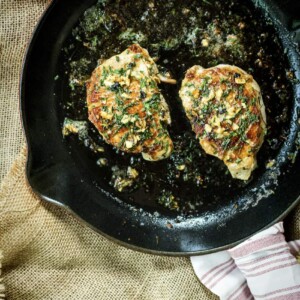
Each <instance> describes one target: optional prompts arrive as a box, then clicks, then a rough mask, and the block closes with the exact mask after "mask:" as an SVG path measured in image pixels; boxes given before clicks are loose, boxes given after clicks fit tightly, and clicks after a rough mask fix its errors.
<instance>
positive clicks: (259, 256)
mask: <svg viewBox="0 0 300 300" xmlns="http://www.w3.org/2000/svg"><path fill="white" fill-rule="evenodd" d="M283 233H284V229H283V224H282V222H280V223H277V224H275V225H274V226H272V227H270V228H268V229H266V230H264V231H262V232H260V233H258V234H256V235H254V236H253V237H251V238H250V239H248V240H247V241H245V242H243V243H241V244H240V245H238V246H236V247H234V248H232V249H230V250H228V251H221V252H218V253H213V254H208V255H203V256H194V257H191V262H192V265H193V268H194V270H195V273H196V275H197V276H198V278H199V279H200V281H201V282H202V283H203V284H204V285H205V286H206V287H207V288H209V289H210V290H211V291H212V292H213V293H215V294H216V295H218V296H219V297H220V298H221V299H222V300H223V299H224V300H225V299H226V300H229V299H230V300H237V299H239V300H246V299H247V300H250V299H260V300H270V299H273V300H294V299H295V300H296V299H297V300H299V299H300V265H299V264H298V263H297V260H296V258H295V256H296V255H297V254H298V253H299V251H300V240H297V241H292V242H289V243H287V242H286V241H285V238H284V235H283Z"/></svg>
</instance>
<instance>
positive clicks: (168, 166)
mask: <svg viewBox="0 0 300 300" xmlns="http://www.w3.org/2000/svg"><path fill="white" fill-rule="evenodd" d="M262 20H263V16H262V15H260V13H259V12H258V11H257V10H256V9H255V7H254V6H253V4H252V3H251V2H250V1H238V0H236V1H227V0H226V1H212V0H205V1H204V0H202V1H198V0H189V1H186V0H185V1H134V2H132V1H121V0H119V1H112V0H111V1H110V0H106V1H105V0H102V1H98V3H97V4H95V5H94V6H92V7H91V8H90V9H88V10H87V11H86V12H85V14H84V15H83V16H82V18H81V19H80V21H79V23H78V24H77V26H76V27H75V28H74V29H73V31H72V37H71V38H70V40H69V41H68V44H67V45H65V48H64V52H65V70H66V76H67V82H68V85H69V87H68V90H67V93H68V99H69V101H68V102H67V103H64V104H63V109H64V111H65V116H66V117H67V118H69V119H67V128H65V133H68V132H69V131H72V128H73V127H76V126H77V127H78V126H81V127H80V128H81V130H80V136H79V138H80V142H79V143H82V144H83V145H85V146H86V147H87V149H86V152H87V154H86V155H90V156H92V157H93V159H94V160H95V164H96V163H97V164H98V165H99V177H101V178H102V179H103V178H104V179H103V180H104V181H105V182H107V184H110V186H111V191H112V193H114V194H115V195H116V196H117V197H118V198H120V199H122V200H124V201H126V202H128V203H131V204H135V205H138V206H141V207H143V208H147V209H149V210H151V209H152V210H155V209H157V208H158V207H159V209H160V210H165V211H169V212H170V213H172V212H175V213H176V214H178V213H181V214H196V213H197V212H198V211H200V210H201V211H202V210H203V209H206V210H209V207H210V206H211V205H212V204H213V203H216V202H218V203H222V199H223V198H230V195H233V194H237V193H239V192H240V191H241V190H242V189H243V188H244V187H245V186H246V185H251V182H252V181H254V180H255V177H257V176H259V175H260V174H261V173H263V172H264V170H265V168H266V167H269V166H270V164H271V162H272V159H274V158H275V157H276V155H277V153H278V149H279V148H280V146H281V144H282V143H283V142H284V140H285V137H286V135H287V133H288V120H289V113H290V106H291V104H292V101H291V98H292V88H291V81H292V80H293V73H292V72H291V71H290V70H289V69H288V64H287V61H286V59H285V57H284V56H283V55H282V54H283V53H284V50H283V49H282V47H281V45H280V42H279V40H278V38H277V36H276V33H275V32H274V29H273V28H272V26H271V24H268V22H267V21H264V22H262ZM133 43H139V44H140V45H141V46H142V47H144V48H146V49H147V50H148V51H149V54H150V55H151V56H152V57H155V58H157V62H156V63H157V65H158V66H159V68H160V71H161V73H164V72H170V73H171V74H172V77H173V78H175V79H176V80H177V86H170V85H167V84H163V83H162V84H160V88H161V91H162V93H163V95H164V97H165V99H166V101H167V102H168V105H169V108H170V111H171V118H172V124H171V126H170V127H169V132H170V135H171V138H172V140H173V142H174V151H173V153H172V155H171V157H170V158H168V159H165V160H162V161H158V162H148V161H145V160H143V159H142V156H141V155H129V154H126V153H124V152H121V151H118V150H117V149H113V148H112V146H110V145H107V144H106V143H105V142H104V141H103V139H102V138H101V136H100V134H99V133H98V131H97V130H96V129H95V128H94V127H93V125H92V124H91V123H90V122H88V120H87V115H88V114H87V107H86V88H85V81H86V80H88V79H89V77H90V76H91V73H92V71H93V70H94V68H95V67H96V66H97V63H98V60H99V59H100V60H101V59H102V60H103V59H107V58H109V57H111V56H113V55H116V54H118V53H121V52H122V51H123V50H125V49H126V48H127V47H128V46H130V45H131V44H133ZM221 63H226V64H231V65H237V66H238V67H240V68H242V69H244V70H245V71H246V72H248V73H250V74H251V75H253V77H254V78H255V80H256V81H257V82H258V84H259V85H260V88H261V91H262V96H263V100H264V103H265V106H266V114H267V135H266V137H265V141H264V143H263V146H262V148H261V150H260V151H259V153H258V168H257V169H256V170H255V171H254V172H253V174H252V177H251V178H250V180H248V181H242V180H237V179H233V178H232V177H231V175H230V174H229V173H228V171H227V168H226V166H225V165H224V164H223V163H222V161H220V160H218V159H217V158H214V157H212V156H209V155H207V154H205V153H204V151H203V150H202V149H201V147H200V146H199V142H198V140H197V139H196V138H195V134H194V133H193V131H192V130H191V126H190V124H189V122H188V120H187V119H186V116H185V113H184V111H183V108H182V104H181V101H180V99H179V96H178V90H179V88H180V84H181V80H182V79H183V77H184V75H185V71H186V70H187V69H188V68H190V67H191V66H193V65H201V66H202V67H204V68H208V67H212V66H215V65H217V64H221ZM72 120H76V121H82V122H81V123H76V122H75V123H73V121H72ZM72 126H73V127H72ZM73 129H74V128H73ZM73 131H74V130H73ZM75 131H76V130H75ZM68 138H70V139H76V138H77V137H75V136H70V137H68Z"/></svg>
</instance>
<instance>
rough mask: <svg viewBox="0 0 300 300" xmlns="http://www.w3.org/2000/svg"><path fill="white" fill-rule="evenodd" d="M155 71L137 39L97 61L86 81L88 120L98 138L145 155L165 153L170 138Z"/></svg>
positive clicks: (153, 156) (169, 149)
mask: <svg viewBox="0 0 300 300" xmlns="http://www.w3.org/2000/svg"><path fill="white" fill-rule="evenodd" d="M161 80H163V81H167V82H170V83H174V80H172V79H169V78H165V77H162V76H160V74H159V72H158V69H157V66H156V64H155V63H154V61H153V59H152V58H151V57H150V56H149V53H148V51H147V50H145V49H143V48H142V47H140V46H139V45H137V44H134V45H132V46H130V47H129V48H128V49H127V50H125V51H124V52H122V53H121V54H119V55H116V56H113V57H111V58H110V59H108V60H106V61H104V62H103V63H101V64H100V65H99V66H98V67H97V68H96V69H95V70H94V72H93V74H92V76H91V78H90V80H89V82H88V83H87V105H88V113H89V120H90V121H91V122H92V123H93V124H94V125H95V126H96V128H97V129H98V131H99V133H100V134H101V135H102V136H103V138H104V140H105V141H106V142H107V143H109V144H111V145H113V146H115V147H116V148H118V149H120V150H122V151H125V152H129V153H142V155H143V158H144V159H146V160H151V161H155V160H161V159H164V158H166V157H168V156H170V154H171V152H172V150H173V143H172V140H171V138H170V136H169V133H168V131H167V125H168V124H170V123H171V118H170V112H169V108H168V106H167V103H166V101H165V99H164V97H163V96H162V94H161V93H160V91H159V88H158V83H160V81H161Z"/></svg>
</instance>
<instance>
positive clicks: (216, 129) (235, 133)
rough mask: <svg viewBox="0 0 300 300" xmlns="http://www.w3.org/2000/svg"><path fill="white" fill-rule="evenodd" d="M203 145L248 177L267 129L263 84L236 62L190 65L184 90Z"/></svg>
mask: <svg viewBox="0 0 300 300" xmlns="http://www.w3.org/2000/svg"><path fill="white" fill-rule="evenodd" d="M180 97H181V99H182V101H183V106H184V108H185V111H186V114H187V116H188V118H189V120H190V121H191V124H192V127H193V130H194V131H195V133H196V135H197V137H198V138H199V140H200V144H201V146H202V147H203V148H204V150H205V151H206V152H207V153H208V154H211V155H214V156H216V157H218V158H219V159H222V160H224V162H225V164H226V165H227V166H228V168H229V170H230V172H231V174H232V175H233V177H236V178H240V179H248V178H249V176H250V174H251V171H252V170H253V169H254V168H255V166H256V159H255V155H256V153H257V151H258V150H259V148H260V146H261V144H262V142H263V138H264V135H265V131H266V118H265V109H264V105H263V102H262V98H261V93H260V88H259V86H258V84H257V83H256V82H255V80H254V79H253V77H252V76H251V75H249V74H247V73H246V72H245V71H243V70H241V69H240V68H238V67H235V66H229V65H219V66H216V67H213V68H209V69H203V68H201V67H200V66H194V67H192V68H190V69H189V70H188V71H187V73H186V76H185V79H184V80H183V83H182V87H181V90H180Z"/></svg>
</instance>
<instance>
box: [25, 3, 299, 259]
mask: <svg viewBox="0 0 300 300" xmlns="http://www.w3.org/2000/svg"><path fill="white" fill-rule="evenodd" d="M94 2H95V1H94V0H86V1H81V0H72V1H71V0H68V1H66V0H65V1H62V0H54V1H52V3H51V5H50V6H49V8H48V9H47V11H46V12H45V14H44V15H43V17H42V18H41V21H40V22H39V24H38V25H37V27H36V30H35V32H34V34H33V37H32V40H31V43H30V45H29V47H28V49H27V54H26V57H25V60H24V65H23V72H22V78H21V85H20V93H21V95H20V98H21V103H20V105H21V113H22V117H23V126H24V130H25V133H26V137H27V143H28V150H29V151H28V162H27V170H26V171H27V178H28V181H29V183H30V185H31V186H32V188H33V189H34V191H35V192H36V193H37V194H38V195H40V196H41V198H43V199H44V200H46V201H49V202H52V203H54V204H57V205H59V206H62V207H64V208H66V209H68V210H69V211H71V212H73V213H74V214H75V216H78V217H79V218H80V219H81V220H83V221H84V222H85V223H86V224H87V225H89V226H90V227H92V228H93V229H95V230H96V231H98V232H100V233H102V234H103V235H104V236H106V237H109V238H111V239H112V240H114V241H117V242H119V243H121V244H122V245H125V246H128V247H130V248H133V249H136V250H142V251H146V252H150V253H155V254H167V255H194V254H204V253H209V252H213V251H218V250H221V249H225V248H228V247H232V246H233V245H236V244H237V243H239V242H241V241H243V240H244V239H246V238H248V237H249V236H251V235H252V234H254V233H256V232H258V231H260V230H262V229H263V228H265V227H267V226H269V225H271V224H273V223H275V222H277V221H278V220H281V219H283V218H284V217H285V216H286V215H287V214H288V212H289V211H291V209H292V208H293V207H294V206H295V205H296V204H297V203H298V200H299V199H300V198H299V194H300V185H299V182H300V172H299V166H300V159H299V156H298V157H297V159H296V161H295V162H294V163H291V161H290V160H288V159H287V155H288V153H289V152H293V151H294V150H295V147H296V139H297V135H298V132H299V115H298V114H299V109H300V85H299V83H295V84H294V86H293V89H294V103H293V109H292V113H291V119H290V133H289V136H288V138H287V140H286V142H285V143H284V144H283V146H282V147H281V149H280V151H279V154H278V156H277V158H276V166H277V167H276V169H277V170H278V171H280V173H281V175H280V176H279V177H278V178H277V181H278V187H277V188H276V189H274V190H275V193H269V194H268V195H267V196H266V197H264V198H263V199H261V200H260V201H258V199H257V195H256V194H255V193H254V192H253V189H252V190H249V189H248V190H245V193H244V194H243V196H242V197H240V198H239V199H238V203H239V206H238V207H234V202H230V201H229V202H226V204H224V205H222V203H221V204H220V203H219V204H218V205H215V206H213V207H212V208H211V209H210V210H209V211H207V212H205V211H204V212H203V213H202V214H199V215H198V216H190V217H188V218H185V219H182V220H180V222H178V219H177V218H176V215H174V214H168V213H164V212H159V213H156V214H153V211H152V212H149V211H147V209H145V210H142V209H141V207H134V206H131V205H129V204H127V203H125V202H123V201H121V200H120V199H118V198H113V197H112V195H110V193H109V192H108V191H107V189H105V187H104V188H103V185H99V184H98V183H97V180H95V178H96V176H97V174H96V171H95V167H94V165H92V164H91V161H90V160H89V159H88V158H87V156H86V155H85V154H84V153H83V150H82V149H81V148H80V147H76V146H75V147H74V145H73V147H72V148H71V147H70V145H69V144H68V143H66V142H65V141H63V138H62V134H61V125H62V121H63V118H64V116H63V112H62V110H61V106H60V105H59V104H60V102H61V101H62V99H61V98H62V97H63V92H62V85H63V84H64V83H63V82H62V83H59V82H56V81H54V77H55V76H56V74H61V72H62V61H61V48H62V46H63V44H64V42H65V40H66V39H67V37H68V36H69V34H70V31H71V29H72V27H73V26H74V24H75V23H76V22H77V21H78V18H79V17H80V16H81V15H82V14H83V12H84V11H85V10H86V9H87V8H88V7H90V6H91V5H92V4H93V3H94ZM255 2H256V5H257V6H258V7H259V8H260V9H262V10H263V11H264V12H265V13H266V14H267V15H269V17H270V18H271V19H272V20H273V22H274V26H275V27H276V31H277V32H278V35H279V36H280V38H281V42H282V44H283V46H284V48H285V49H286V50H287V56H288V60H289V63H290V66H291V67H292V68H293V69H294V71H295V74H296V77H297V78H298V79H299V78H300V55H299V50H298V48H297V46H298V45H297V43H296V42H295V39H297V38H299V35H298V34H297V32H296V31H295V33H294V34H291V32H290V31H291V30H295V29H297V28H295V27H297V26H298V25H297V22H295V21H294V19H293V17H294V18H295V16H293V15H292V14H293V11H294V12H295V11H297V7H294V9H291V10H290V12H288V10H289V9H290V7H291V6H290V5H289V3H288V1H285V5H284V6H282V7H278V6H277V5H276V3H274V1H271V0H265V1H263V0H260V1H255ZM290 2H291V3H292V2H293V1H290ZM293 4H294V5H296V6H297V4H295V3H293ZM298 11H299V7H298ZM289 30H290V31H289ZM298 138H299V137H298ZM270 178H272V174H271V171H270V170H267V171H266V172H265V173H264V174H263V175H261V176H260V177H259V178H257V179H256V180H255V187H256V188H257V189H260V188H261V187H262V185H264V184H265V185H266V184H267V185H269V186H267V188H270V189H272V188H273V185H274V183H275V181H274V180H273V181H272V180H270ZM99 180H100V181H101V178H100V179H99V178H98V182H99ZM274 188H275V187H274ZM235 203H236V202H235ZM142 208H143V207H142Z"/></svg>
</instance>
